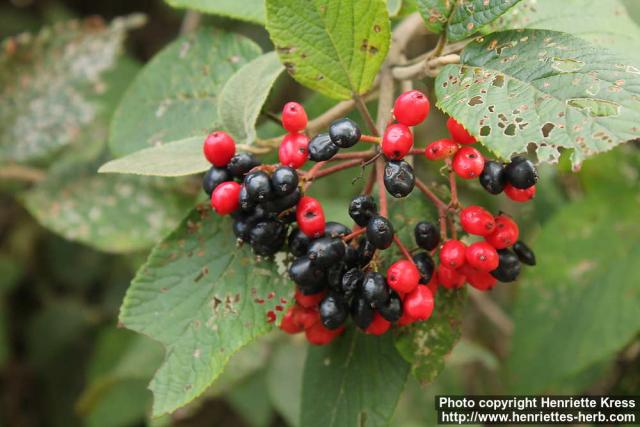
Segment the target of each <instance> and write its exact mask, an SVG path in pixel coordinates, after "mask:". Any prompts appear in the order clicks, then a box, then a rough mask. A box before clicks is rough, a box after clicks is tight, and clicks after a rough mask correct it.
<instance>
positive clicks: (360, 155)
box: [327, 151, 376, 162]
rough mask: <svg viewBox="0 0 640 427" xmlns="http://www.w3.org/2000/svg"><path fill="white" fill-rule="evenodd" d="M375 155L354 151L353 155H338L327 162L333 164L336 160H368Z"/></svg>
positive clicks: (368, 152)
mask: <svg viewBox="0 0 640 427" xmlns="http://www.w3.org/2000/svg"><path fill="white" fill-rule="evenodd" d="M375 154H376V153H373V152H371V151H356V152H355V153H338V154H336V155H335V156H333V157H332V158H330V159H329V160H327V161H328V162H333V161H337V160H352V159H362V160H369V159H371V158H372V157H373V156H375Z"/></svg>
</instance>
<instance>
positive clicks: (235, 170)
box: [227, 153, 260, 179]
mask: <svg viewBox="0 0 640 427" xmlns="http://www.w3.org/2000/svg"><path fill="white" fill-rule="evenodd" d="M256 166H260V161H259V160H258V159H257V158H256V156H254V155H253V154H251V153H238V154H236V155H234V156H233V157H232V158H231V160H229V164H228V165H227V170H228V171H229V173H230V174H231V176H232V177H234V178H237V179H242V178H243V177H244V175H245V174H246V173H247V172H249V171H250V170H251V169H253V168H255V167H256Z"/></svg>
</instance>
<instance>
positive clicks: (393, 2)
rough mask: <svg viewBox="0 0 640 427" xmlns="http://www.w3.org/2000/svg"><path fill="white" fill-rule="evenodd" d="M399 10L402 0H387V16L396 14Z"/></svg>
mask: <svg viewBox="0 0 640 427" xmlns="http://www.w3.org/2000/svg"><path fill="white" fill-rule="evenodd" d="M401 10H402V0H387V11H388V12H389V16H391V17H395V16H398V14H399V13H400V11H401Z"/></svg>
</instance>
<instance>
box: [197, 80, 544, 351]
mask: <svg viewBox="0 0 640 427" xmlns="http://www.w3.org/2000/svg"><path fill="white" fill-rule="evenodd" d="M429 110H430V103H429V100H428V98H427V97H426V96H425V95H424V94H423V93H421V92H419V91H415V90H414V91H409V92H406V93H403V94H402V95H400V96H399V97H398V98H397V99H396V102H395V104H394V109H393V114H394V118H395V121H394V122H392V123H389V124H388V126H387V128H386V129H385V132H384V134H383V136H382V138H380V137H377V136H369V135H363V134H362V132H361V130H360V128H359V127H358V125H357V123H355V122H354V121H352V120H350V119H348V118H342V119H339V120H336V121H334V122H333V123H331V125H330V127H329V129H328V132H326V133H320V134H318V135H315V136H314V137H313V138H312V139H309V138H308V136H307V135H306V134H305V133H304V132H305V129H306V127H307V122H308V119H307V114H306V112H305V110H304V108H303V107H302V105H300V104H298V103H295V102H289V103H287V104H286V105H285V106H284V109H283V112H282V125H283V127H284V129H285V130H286V131H287V133H286V135H284V136H283V138H282V141H281V143H280V146H279V150H278V158H279V164H278V165H262V164H261V163H260V162H259V161H258V160H257V159H256V158H255V156H253V155H252V154H249V153H236V144H235V143H234V141H233V139H232V138H231V136H229V135H228V134H226V133H225V132H222V131H215V132H213V133H211V134H210V135H209V136H208V137H207V139H206V140H205V143H204V155H205V156H206V158H207V159H208V160H209V161H210V162H211V163H212V167H211V169H210V170H209V171H208V172H207V173H206V174H205V176H204V180H203V188H204V190H205V192H206V193H207V194H208V195H210V197H211V206H212V207H213V209H214V210H215V211H216V212H217V213H218V214H220V215H231V216H232V217H233V232H234V234H235V236H236V237H237V239H238V242H239V243H247V244H250V245H251V247H252V249H253V251H254V253H255V254H256V255H257V256H260V257H269V256H273V255H275V254H276V253H277V252H279V251H281V250H283V249H285V248H286V251H287V252H288V254H289V255H290V257H289V258H288V260H289V261H290V264H289V267H288V273H289V277H290V278H291V280H292V281H293V282H294V283H295V284H296V292H295V304H294V305H293V306H292V307H290V308H289V310H288V311H287V312H286V314H285V315H284V317H283V318H282V321H281V323H280V328H281V329H282V330H284V331H285V332H287V333H299V332H303V331H304V333H305V335H306V337H307V339H308V341H309V342H311V343H313V344H318V345H322V344H327V343H329V342H331V341H332V340H333V339H334V338H335V337H337V336H338V335H340V334H341V333H342V332H343V331H344V329H345V326H346V324H347V321H348V319H349V318H350V319H351V321H352V322H353V323H354V324H355V325H356V326H357V327H359V328H360V329H362V330H363V331H364V332H365V333H369V334H373V335H381V334H384V333H385V332H387V330H389V329H390V327H391V326H392V324H395V325H396V326H404V325H408V324H410V323H413V322H416V321H422V320H426V319H428V318H429V317H430V316H431V314H432V312H433V308H434V298H435V295H436V292H437V290H438V287H439V286H440V285H441V286H443V287H445V288H448V289H455V288H459V287H461V286H463V285H464V284H465V283H467V282H468V283H469V284H470V285H472V286H473V287H475V288H477V289H480V290H488V289H491V288H492V287H493V286H494V285H495V284H496V282H497V281H501V282H511V281H514V280H515V279H516V278H517V276H518V274H519V273H520V269H521V263H525V264H529V265H534V264H535V255H534V254H533V252H532V251H531V249H529V248H528V247H527V246H526V245H525V244H524V243H522V242H520V241H518V235H519V230H518V226H517V225H516V223H515V222H514V221H513V220H512V219H511V218H510V217H509V216H507V215H506V214H499V215H497V216H494V215H492V214H491V213H489V212H488V211H486V210H485V209H483V208H481V207H479V206H468V207H466V208H463V207H462V206H461V205H460V203H459V202H458V200H457V196H456V195H455V191H454V188H453V187H452V200H451V203H449V204H445V203H444V202H442V201H441V200H440V199H438V198H437V196H436V195H435V194H434V193H433V192H431V191H430V190H429V189H428V187H427V186H426V185H425V184H423V183H422V182H421V181H420V180H419V179H417V178H416V176H415V174H414V171H413V168H412V166H411V164H410V163H408V162H407V161H406V160H404V158H405V157H406V156H408V155H417V154H419V155H425V156H426V157H427V158H428V159H430V160H445V161H446V163H447V165H448V166H449V167H450V170H451V172H450V178H451V179H450V183H451V185H452V186H453V185H455V177H454V176H453V174H454V173H455V175H457V176H459V177H461V178H463V179H471V178H479V180H480V183H481V184H482V186H483V187H484V188H486V189H487V191H489V192H491V193H492V194H498V193H500V192H502V191H504V192H505V193H506V194H507V196H508V197H510V198H512V199H513V200H517V201H524V200H525V199H526V200H528V199H531V198H532V197H533V195H534V194H535V183H536V181H537V179H538V176H537V172H536V170H535V167H534V166H533V164H532V163H531V162H530V161H528V160H527V159H525V158H523V157H515V158H513V159H512V160H511V162H510V163H509V164H507V165H504V164H501V163H498V162H495V161H485V158H484V156H483V155H482V154H481V153H480V152H479V151H478V150H476V149H475V148H473V147H471V145H472V144H474V143H475V142H476V140H475V139H474V138H473V137H472V136H471V135H470V134H469V133H468V132H467V131H466V130H465V129H464V127H462V126H461V125H460V124H458V123H457V122H456V121H455V120H454V119H449V121H448V124H447V125H448V128H449V130H450V132H451V137H452V138H451V139H443V140H439V141H435V142H433V143H431V144H429V145H428V146H427V147H426V148H423V149H413V146H414V137H413V132H412V130H411V127H412V126H416V125H418V124H420V123H422V122H423V121H424V120H425V119H426V118H427V116H428V114H429ZM359 142H363V143H374V144H378V145H379V147H378V148H376V149H374V150H367V151H359V152H348V153H339V151H340V149H347V148H351V147H354V146H355V145H356V144H358V143H359ZM451 158H452V159H451ZM307 160H311V161H313V162H315V165H314V166H313V167H312V168H311V169H309V170H307V171H303V170H301V169H300V168H301V167H302V166H303V165H304V164H305V163H306V162H307ZM337 160H345V162H343V163H341V164H338V165H337V166H333V167H327V164H330V162H334V161H337ZM370 164H374V166H373V171H372V175H371V176H372V177H373V178H376V181H375V182H376V183H377V186H378V190H379V197H378V203H377V202H376V200H375V199H374V198H373V197H372V196H371V194H370V192H371V190H372V185H367V188H365V190H364V191H363V194H361V195H359V196H356V197H355V198H353V199H352V200H351V203H350V205H349V215H350V217H351V218H352V219H353V221H354V223H355V225H354V226H353V228H349V227H347V226H345V225H343V224H340V223H337V222H327V221H326V218H325V214H324V211H323V207H322V204H321V203H320V201H318V200H316V199H315V198H313V197H311V196H309V195H308V194H307V190H308V187H309V186H310V185H311V184H312V183H313V181H314V180H316V179H319V178H320V177H322V176H326V175H329V174H331V173H335V172H339V171H340V170H343V169H346V168H348V167H356V166H361V167H363V168H364V167H365V166H367V165H370ZM372 183H373V181H372ZM415 187H418V188H419V189H420V190H421V191H422V192H423V193H424V194H425V195H426V196H427V197H428V198H429V199H431V201H432V202H434V203H435V204H436V207H437V208H438V211H439V220H440V223H439V226H437V225H436V224H434V223H431V222H428V221H421V222H419V223H417V224H416V225H415V230H414V235H415V244H416V249H415V250H412V251H409V250H408V249H407V248H406V247H405V246H404V244H403V243H402V242H401V241H400V239H399V238H398V236H397V235H396V234H395V231H394V226H393V224H392V223H391V221H390V220H389V219H388V212H387V210H388V208H387V200H386V197H387V194H390V195H391V196H392V197H395V198H403V197H406V196H408V195H409V194H410V193H411V192H412V191H413V189H414V188H415ZM378 204H379V205H380V206H378ZM454 217H455V218H457V219H458V220H459V221H458V223H459V225H460V228H461V229H462V230H463V231H464V232H465V233H467V234H468V235H469V237H468V238H465V241H466V242H468V244H466V243H464V242H463V241H462V240H460V239H458V238H457V229H456V222H455V221H453V219H454ZM448 220H449V223H448V222H447V221H448ZM294 222H295V223H296V224H295V225H293V223H294ZM448 224H449V225H448ZM447 225H448V227H447ZM447 228H450V230H449V231H450V232H451V238H448V237H447V236H448V233H447ZM474 236H476V237H474ZM393 244H396V246H397V247H398V248H399V250H400V252H401V253H402V258H401V259H398V260H396V261H395V262H393V263H392V264H391V265H390V266H389V267H388V269H387V270H386V272H385V273H386V274H383V273H382V272H380V270H379V267H380V260H379V256H378V253H379V252H380V251H384V250H386V249H388V248H389V247H390V246H391V245H393ZM509 248H511V249H509ZM436 254H437V255H438V257H437V259H438V262H436V261H435V260H434V256H435V255H436ZM270 319H271V320H274V319H275V315H273V313H271V315H270Z"/></svg>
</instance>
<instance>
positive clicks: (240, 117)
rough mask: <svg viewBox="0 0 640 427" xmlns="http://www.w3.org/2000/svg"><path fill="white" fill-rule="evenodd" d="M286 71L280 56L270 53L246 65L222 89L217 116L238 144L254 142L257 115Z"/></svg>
mask: <svg viewBox="0 0 640 427" xmlns="http://www.w3.org/2000/svg"><path fill="white" fill-rule="evenodd" d="M283 70H284V67H283V66H282V64H281V63H280V60H279V59H278V55H277V54H276V53H275V52H269V53H266V54H264V55H262V56H259V57H257V58H256V59H254V60H253V61H251V62H249V63H247V64H246V65H245V66H244V67H242V68H241V69H240V70H238V72H237V73H235V74H234V75H233V76H232V77H231V78H230V79H229V80H228V81H227V83H226V84H225V85H224V87H223V88H222V92H221V93H220V97H219V98H218V117H219V118H220V123H222V124H223V126H224V128H225V130H226V131H227V132H229V133H230V134H231V136H233V138H234V139H235V141H236V142H237V143H240V144H242V143H244V144H248V143H252V142H253V141H254V140H255V138H256V120H257V119H258V115H259V114H260V110H261V109H262V105H263V104H264V102H265V101H266V99H267V96H268V95H269V91H270V90H271V86H273V84H274V83H275V81H276V79H277V78H278V76H279V75H280V74H281V73H282V71H283Z"/></svg>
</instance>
